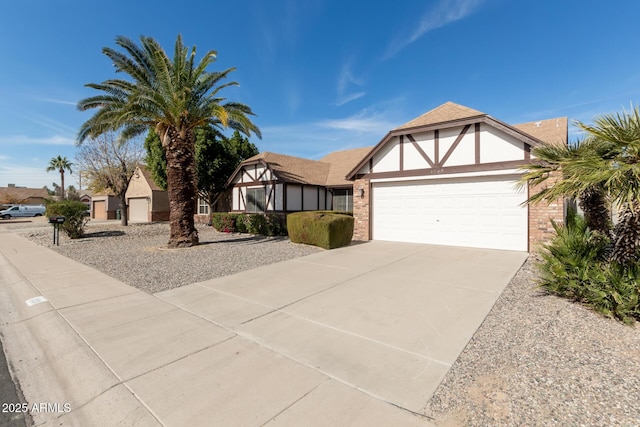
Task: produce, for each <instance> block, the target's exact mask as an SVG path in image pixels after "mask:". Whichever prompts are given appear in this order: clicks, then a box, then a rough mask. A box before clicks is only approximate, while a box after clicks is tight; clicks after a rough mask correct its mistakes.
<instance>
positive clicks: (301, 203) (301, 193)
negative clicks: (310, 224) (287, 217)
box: [300, 185, 304, 210]
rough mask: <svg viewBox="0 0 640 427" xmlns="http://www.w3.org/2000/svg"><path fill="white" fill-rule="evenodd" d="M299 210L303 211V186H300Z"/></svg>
mask: <svg viewBox="0 0 640 427" xmlns="http://www.w3.org/2000/svg"><path fill="white" fill-rule="evenodd" d="M300 210H304V185H301V186H300Z"/></svg>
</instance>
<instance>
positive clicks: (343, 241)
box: [287, 211, 353, 249]
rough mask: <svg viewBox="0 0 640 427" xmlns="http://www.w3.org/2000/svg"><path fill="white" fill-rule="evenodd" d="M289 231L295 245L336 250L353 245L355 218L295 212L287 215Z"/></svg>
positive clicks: (325, 212)
mask: <svg viewBox="0 0 640 427" xmlns="http://www.w3.org/2000/svg"><path fill="white" fill-rule="evenodd" d="M287 229H288V231H289V239H291V241H292V242H294V243H304V244H307V245H313V246H319V247H321V248H324V249H335V248H340V247H342V246H346V245H348V244H349V243H351V239H352V238H353V216H351V215H347V214H345V213H336V212H333V211H310V212H295V213H292V214H289V215H287Z"/></svg>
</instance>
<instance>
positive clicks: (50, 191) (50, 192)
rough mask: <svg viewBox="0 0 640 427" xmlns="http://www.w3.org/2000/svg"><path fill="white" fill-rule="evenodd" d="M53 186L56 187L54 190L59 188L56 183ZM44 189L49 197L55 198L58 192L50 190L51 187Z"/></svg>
mask: <svg viewBox="0 0 640 427" xmlns="http://www.w3.org/2000/svg"><path fill="white" fill-rule="evenodd" d="M53 185H54V188H55V187H56V186H57V184H56V183H55V182H54V183H53ZM42 188H44V189H45V190H46V191H47V194H48V195H50V196H55V195H56V191H55V190H50V189H49V187H47V186H46V185H45V186H44V187H42Z"/></svg>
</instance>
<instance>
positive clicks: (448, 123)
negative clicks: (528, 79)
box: [347, 101, 567, 179]
mask: <svg viewBox="0 0 640 427" xmlns="http://www.w3.org/2000/svg"><path fill="white" fill-rule="evenodd" d="M478 122H482V123H487V124H489V125H490V126H493V127H495V128H497V129H500V130H501V131H503V132H505V133H507V134H509V135H511V136H514V137H516V138H518V139H519V140H521V141H522V142H524V143H525V144H527V145H529V146H532V147H535V146H537V145H539V144H540V143H541V142H543V141H545V142H546V141H549V142H553V139H555V138H559V137H560V136H561V134H562V133H563V132H564V137H563V138H564V142H565V143H566V138H567V136H566V134H567V119H566V117H564V118H558V119H549V120H542V121H539V122H532V123H523V124H522V125H518V126H512V125H509V124H507V123H504V122H502V121H500V120H497V119H495V118H493V117H491V116H489V115H488V114H486V113H483V112H481V111H478V110H474V109H473V108H469V107H465V106H464V105H460V104H456V103H455V102H451V101H448V102H445V103H444V104H442V105H440V106H439V107H436V108H434V109H432V110H430V111H428V112H426V113H424V114H423V115H421V116H419V117H416V118H415V119H413V120H411V121H409V122H407V123H405V124H403V125H401V126H399V127H397V128H395V129H393V130H392V131H390V132H389V133H387V134H386V135H385V137H384V138H382V140H381V141H380V142H379V143H378V144H377V145H376V146H375V147H373V149H372V150H371V151H370V152H369V153H368V154H367V155H366V156H365V157H364V158H363V159H362V160H361V161H360V162H359V163H358V164H357V165H356V166H355V167H353V168H352V169H351V170H350V171H349V172H348V174H347V179H353V177H354V176H355V175H356V173H357V172H358V170H360V169H361V168H362V167H363V166H364V165H365V164H366V162H368V161H369V159H370V158H372V157H373V156H374V155H375V154H376V153H377V152H378V150H380V149H381V148H382V147H383V146H384V145H385V144H386V143H387V142H388V141H389V140H390V139H391V138H393V137H395V136H398V135H406V134H409V133H412V132H425V131H430V130H434V129H444V128H448V127H454V126H461V125H467V124H472V123H478ZM536 123H543V124H544V126H540V125H536ZM556 125H557V126H556ZM563 126H564V128H563Z"/></svg>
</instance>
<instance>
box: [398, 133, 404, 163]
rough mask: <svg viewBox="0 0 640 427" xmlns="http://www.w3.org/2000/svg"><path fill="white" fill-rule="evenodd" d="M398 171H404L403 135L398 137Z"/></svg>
mask: <svg viewBox="0 0 640 427" xmlns="http://www.w3.org/2000/svg"><path fill="white" fill-rule="evenodd" d="M398 144H399V145H400V170H401V171H403V170H404V135H400V142H399V143H398Z"/></svg>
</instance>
